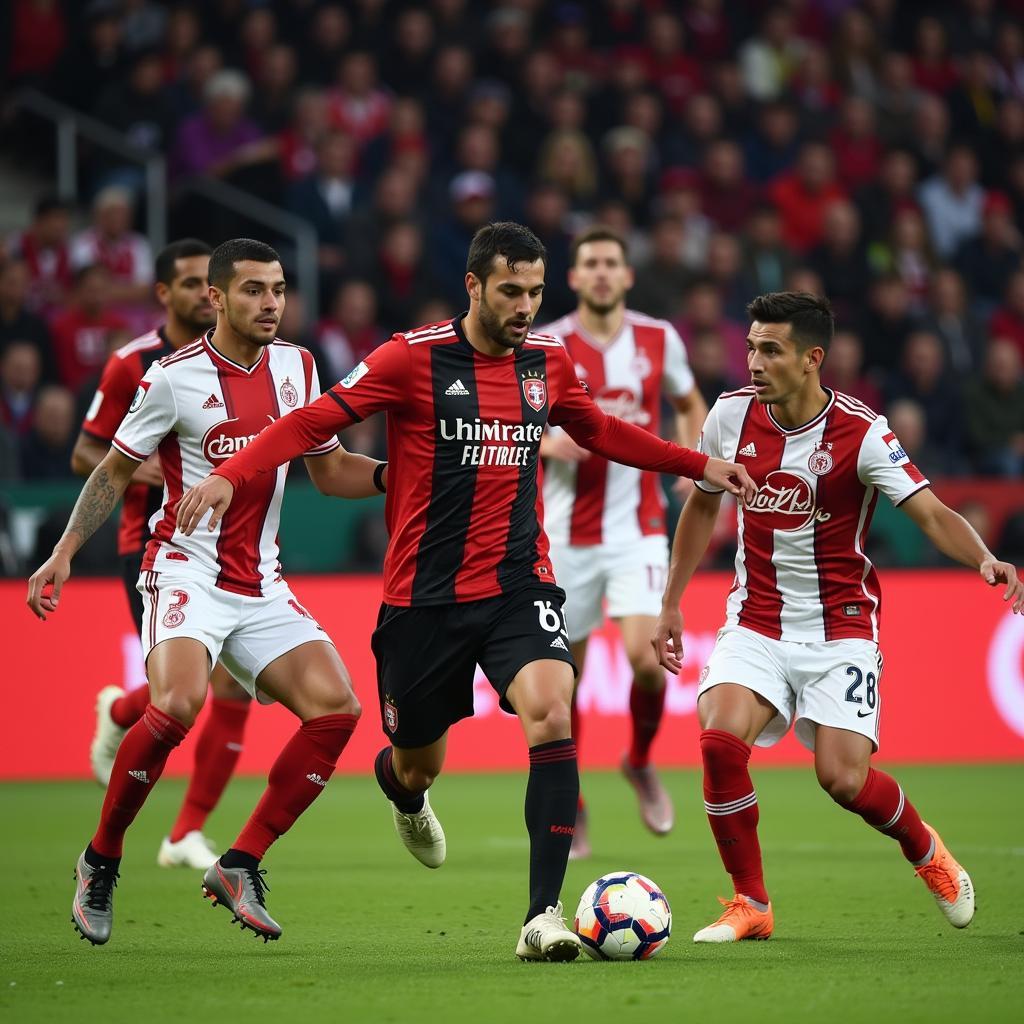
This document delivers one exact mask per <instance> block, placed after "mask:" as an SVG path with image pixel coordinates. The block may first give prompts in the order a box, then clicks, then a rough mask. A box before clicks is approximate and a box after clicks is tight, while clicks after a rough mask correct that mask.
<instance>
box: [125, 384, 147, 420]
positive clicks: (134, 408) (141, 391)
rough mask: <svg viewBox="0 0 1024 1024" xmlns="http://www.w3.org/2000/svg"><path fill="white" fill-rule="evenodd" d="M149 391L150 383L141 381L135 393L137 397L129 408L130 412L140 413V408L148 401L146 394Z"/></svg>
mask: <svg viewBox="0 0 1024 1024" xmlns="http://www.w3.org/2000/svg"><path fill="white" fill-rule="evenodd" d="M148 391H149V381H148V380H140V381H139V386H138V388H137V389H136V391H135V397H134V398H133V399H132V404H131V405H129V406H128V411H129V412H138V410H139V407H140V406H141V405H142V403H143V402H144V401H145V400H146V393H147V392H148Z"/></svg>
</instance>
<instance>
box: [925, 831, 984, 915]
mask: <svg viewBox="0 0 1024 1024" xmlns="http://www.w3.org/2000/svg"><path fill="white" fill-rule="evenodd" d="M924 827H925V828H926V829H928V831H929V832H930V833H931V836H932V839H933V840H934V841H935V851H934V853H932V858H931V860H930V861H928V863H927V864H922V865H921V866H920V867H919V868H915V869H914V871H915V872H916V873H917V875H918V876H919V877H920V879H921V881H923V882H924V884H925V885H927V886H928V888H929V890H930V891H931V894H932V895H933V896H934V897H935V902H936V903H937V904H938V905H939V910H941V911H942V913H943V915H944V916H945V918H946V920H947V921H948V922H949V923H950V924H951V925H952V926H953V927H954V928H966V927H967V926H968V925H969V924H970V923H971V918H973V917H974V885H973V884H972V883H971V876H970V875H969V874H967V872H966V871H964V869H963V868H962V867H960V865H959V864H958V863H957V862H956V860H954V858H953V855H952V854H951V853H950V852H949V850H947V849H946V844H945V843H943V841H942V839H941V837H940V836H939V833H938V832H936V831H935V829H933V828H932V827H931V825H929V824H928V823H927V822H925V826H924Z"/></svg>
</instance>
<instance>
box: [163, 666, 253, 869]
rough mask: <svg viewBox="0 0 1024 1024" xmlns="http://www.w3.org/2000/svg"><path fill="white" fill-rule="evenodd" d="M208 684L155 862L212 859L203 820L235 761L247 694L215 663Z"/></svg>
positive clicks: (201, 865)
mask: <svg viewBox="0 0 1024 1024" xmlns="http://www.w3.org/2000/svg"><path fill="white" fill-rule="evenodd" d="M210 690H211V698H210V700H209V701H208V702H207V711H206V715H205V718H204V720H203V722H202V725H201V726H200V727H199V729H198V735H197V736H196V747H195V760H194V762H193V766H192V775H191V778H190V779H189V783H188V789H187V790H186V791H185V799H184V800H183V801H182V805H181V808H180V810H179V811H178V816H177V818H176V819H175V821H174V824H173V826H172V827H171V831H170V834H169V835H168V836H167V837H165V839H164V840H163V842H162V843H161V844H160V852H159V854H158V856H157V863H158V864H160V865H161V866H162V867H190V868H197V869H199V870H201V871H205V870H206V869H207V868H208V867H209V866H210V865H211V864H213V862H214V861H215V860H216V859H217V854H216V853H215V852H214V845H213V843H212V842H210V840H209V839H207V838H206V837H205V836H204V835H203V831H202V830H203V825H204V824H205V823H206V819H207V818H208V817H209V816H210V814H211V813H212V811H213V809H214V808H215V807H216V806H217V804H218V802H219V801H220V798H221V796H222V794H223V793H224V790H225V788H226V787H227V784H228V782H229V780H230V779H231V776H232V774H233V773H234V770H235V766H236V765H237V764H238V759H239V757H240V756H241V753H242V743H243V740H244V738H245V725H246V722H247V721H248V719H249V710H250V708H251V705H252V698H251V697H250V696H249V694H248V693H247V692H246V691H245V690H244V689H243V688H242V687H241V686H239V684H238V683H236V682H235V680H234V679H233V678H232V677H231V674H230V673H229V672H228V671H227V669H226V668H224V666H223V665H221V664H219V663H218V664H217V665H215V666H214V668H213V673H212V674H211V676H210Z"/></svg>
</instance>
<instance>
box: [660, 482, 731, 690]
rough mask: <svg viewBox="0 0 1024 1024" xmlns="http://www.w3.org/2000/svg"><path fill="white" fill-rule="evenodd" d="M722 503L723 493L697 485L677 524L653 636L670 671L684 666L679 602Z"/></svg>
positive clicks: (700, 557)
mask: <svg viewBox="0 0 1024 1024" xmlns="http://www.w3.org/2000/svg"><path fill="white" fill-rule="evenodd" d="M721 503H722V495H721V494H708V493H707V492H706V491H702V490H701V489H700V488H699V487H695V488H694V489H693V493H692V494H691V495H690V496H689V498H687V499H686V504H685V505H684V506H683V512H682V515H680V517H679V522H678V523H677V524H676V533H675V537H674V538H673V539H672V560H671V562H670V564H669V569H668V582H667V583H666V584H665V593H664V595H663V596H662V599H661V614H660V615H659V616H658V622H657V625H656V626H655V628H654V636H653V637H652V638H651V643H652V644H653V645H654V652H655V654H657V656H658V661H659V662H660V663H661V665H662V667H663V668H667V669H668V670H669V671H670V672H679V670H680V669H681V668H682V667H683V613H682V612H681V611H680V609H679V602H680V601H682V599H683V591H685V590H686V587H687V585H688V584H689V582H690V580H691V579H692V578H693V574H694V572H696V570H697V566H698V565H699V564H700V560H701V559H702V558H703V557H704V552H705V551H707V548H708V541H710V540H711V534H712V532H713V531H714V529H715V520H716V519H717V518H718V509H719V506H720V505H721Z"/></svg>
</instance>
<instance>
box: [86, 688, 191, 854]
mask: <svg viewBox="0 0 1024 1024" xmlns="http://www.w3.org/2000/svg"><path fill="white" fill-rule="evenodd" d="M187 734H188V726H187V725H183V724H182V723H181V722H179V721H178V720H177V719H176V718H172V717H171V716H170V715H167V714H164V712H163V711H161V710H160V709H159V708H156V707H154V706H153V705H152V704H150V705H149V706H148V707H147V708H146V710H145V713H144V714H143V716H142V718H141V719H140V720H139V721H138V722H136V723H135V725H133V726H132V727H131V728H130V729H129V730H128V732H127V733H126V734H125V737H124V739H123V740H122V741H121V746H120V747H118V748H117V756H116V757H115V758H114V767H113V768H112V769H111V772H110V783H109V785H108V786H107V795H106V796H105V797H104V798H103V810H102V811H100V824H99V828H97V829H96V835H95V836H93V839H92V847H93V849H94V850H95V851H96V852H97V853H99V854H101V855H102V856H104V857H120V856H121V852H122V847H123V845H124V834H125V832H127V831H128V826H129V825H130V824H131V823H132V822H133V821H134V820H135V815H137V814H138V813H139V810H140V809H141V808H142V805H143V804H144V803H145V802H146V798H147V797H148V796H149V794H150V792H151V791H152V789H153V786H154V785H156V780H157V779H159V778H160V775H161V773H162V772H163V770H164V765H165V764H166V763H167V758H168V756H169V755H170V753H171V751H172V750H173V749H174V748H175V747H176V746H177V745H178V744H179V743H180V742H181V741H182V740H183V739H184V738H185V736H186V735H187Z"/></svg>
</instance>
